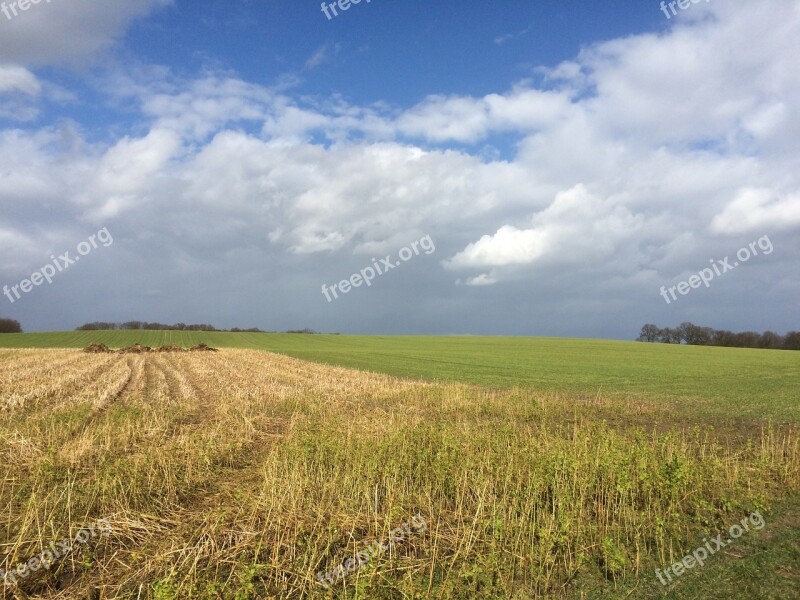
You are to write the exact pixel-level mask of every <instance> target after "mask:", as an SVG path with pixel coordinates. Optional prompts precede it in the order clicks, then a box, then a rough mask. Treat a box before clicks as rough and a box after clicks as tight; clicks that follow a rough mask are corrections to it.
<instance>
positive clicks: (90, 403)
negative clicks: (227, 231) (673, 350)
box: [0, 349, 800, 599]
mask: <svg viewBox="0 0 800 600" xmlns="http://www.w3.org/2000/svg"><path fill="white" fill-rule="evenodd" d="M0 365H2V370H1V371H0V407H2V413H0V456H2V460H3V462H4V465H5V467H4V477H3V480H2V484H1V485H0V568H3V569H5V570H6V571H8V573H6V580H7V582H10V585H6V586H5V587H4V588H3V591H2V597H6V598H12V597H20V598H24V597H29V598H64V599H66V598H157V599H167V598H236V599H244V598H302V597H348V598H356V597H358V598H517V599H525V598H537V597H575V598H578V597H597V596H598V595H601V594H603V595H605V597H634V598H635V597H664V594H665V593H666V594H669V597H676V598H678V597H681V598H682V597H698V596H697V595H696V594H697V592H698V590H703V589H704V588H703V586H705V592H704V595H705V597H718V596H715V595H714V593H715V592H717V593H722V594H725V593H727V595H722V596H719V597H735V596H732V595H731V593H732V592H734V591H735V592H737V593H738V592H742V590H745V592H744V593H746V590H747V586H748V585H752V586H753V588H752V589H754V590H758V589H763V586H764V585H766V586H768V588H769V589H770V590H771V591H772V592H774V593H775V594H776V596H775V597H792V595H791V594H792V593H794V591H796V590H797V589H798V587H797V584H798V582H799V581H800V575H799V574H798V568H800V561H797V560H796V559H797V558H798V557H797V556H796V554H792V551H793V550H792V548H794V547H795V544H796V534H797V531H798V530H800V524H798V519H797V516H798V512H797V510H796V508H797V495H798V494H797V493H798V491H800V438H798V432H799V431H798V427H797V425H796V423H793V422H781V423H777V424H771V423H769V422H767V421H759V420H750V421H747V422H742V421H738V422H731V423H727V424H724V423H719V422H716V423H715V422H714V421H712V420H708V421H702V420H698V419H697V418H694V417H693V416H692V412H691V408H690V407H689V408H687V407H684V408H681V407H676V406H675V405H674V404H669V405H665V404H660V403H658V402H655V401H651V400H641V399H636V398H633V397H628V398H619V397H605V396H603V395H597V396H594V397H591V396H588V397H587V396H575V395H570V394H561V393H555V392H548V393H544V392H536V391H534V390H530V389H514V388H511V389H498V388H489V387H477V386H470V385H464V384H458V383H447V384H438V383H428V382H423V381H413V380H410V379H401V378H395V377H391V376H388V375H380V374H372V373H365V372H361V371H356V370H352V369H346V368H340V367H333V366H328V365H321V364H316V363H311V362H306V361H302V360H299V359H295V358H289V357H285V356H282V355H277V354H271V353H268V352H263V351H258V350H241V349H239V350H236V349H223V350H221V351H220V352H217V353H208V354H206V353H175V354H155V353H150V354H141V355H121V354H98V355H91V354H84V353H82V352H80V351H77V350H42V349H39V350H32V349H17V350H10V349H7V350H0ZM756 510H757V511H760V514H762V515H764V519H765V522H766V526H765V527H764V529H763V530H762V531H759V532H755V531H754V532H752V533H748V534H746V535H745V536H744V538H743V539H742V540H741V541H740V542H737V545H736V546H735V548H733V552H734V553H736V554H735V556H729V555H724V556H723V554H722V553H720V554H719V555H717V556H716V557H714V559H713V560H710V561H709V562H710V563H712V564H709V565H706V566H705V567H703V570H701V569H697V570H695V571H694V572H690V573H687V574H686V575H684V576H683V577H682V578H681V579H680V580H678V581H675V582H673V583H672V584H671V585H670V586H669V588H664V587H663V586H662V585H661V584H660V583H659V582H658V580H657V579H656V576H655V574H654V569H656V568H663V567H664V566H669V565H670V564H672V563H675V562H676V561H678V560H680V559H681V558H682V557H683V556H684V555H685V554H687V553H689V552H691V550H692V549H694V548H695V547H697V546H699V545H700V544H701V540H702V539H703V538H704V537H708V536H712V535H716V534H717V533H719V532H721V531H724V530H726V529H727V527H728V526H730V525H731V524H734V523H738V522H740V520H741V519H742V517H744V516H746V515H748V514H751V513H752V512H753V511H756ZM415 515H419V517H420V518H423V519H424V521H425V523H426V528H425V530H424V531H423V530H419V531H407V533H406V534H405V535H404V536H402V537H395V538H394V539H395V543H391V544H385V545H384V548H385V550H384V551H382V552H378V553H373V554H372V555H370V556H369V558H368V559H367V560H364V561H362V562H364V564H363V565H362V566H360V567H359V568H353V567H354V565H355V563H353V562H352V561H351V562H349V563H348V562H347V561H348V559H351V558H352V557H353V556H356V555H357V553H358V552H359V551H362V550H364V549H365V548H366V547H367V546H368V545H370V544H372V543H374V542H375V541H377V540H387V539H391V538H390V534H391V532H392V530H395V529H396V528H398V527H399V526H401V525H402V524H403V523H404V522H408V521H409V520H410V519H411V517H412V516H415ZM99 520H103V522H105V523H107V524H108V526H109V527H108V531H107V532H105V533H104V534H103V535H98V536H93V537H92V538H91V539H89V540H88V541H87V542H85V543H81V544H76V545H74V547H73V548H72V550H71V551H70V552H67V553H65V554H64V555H63V556H58V557H55V556H52V561H49V559H48V561H49V562H51V563H52V564H49V566H48V567H47V568H45V567H43V566H42V565H39V568H38V569H33V568H28V569H26V568H18V567H17V565H20V564H22V563H28V564H30V563H29V562H28V561H30V559H32V558H34V557H39V556H41V555H42V553H43V552H45V551H46V550H47V549H48V548H50V547H51V543H55V542H58V541H59V540H62V539H74V538H75V534H76V532H78V531H79V530H80V529H81V528H82V527H86V526H88V525H89V524H91V523H95V522H98V521H99ZM754 544H761V545H762V546H763V545H764V544H766V546H763V547H762V546H759V547H755V546H754ZM764 548H766V550H764V552H767V553H768V566H769V565H771V566H772V567H775V569H776V571H775V572H774V573H770V574H769V581H768V582H765V581H763V580H762V581H761V582H758V581H749V580H746V579H745V580H736V578H737V577H739V578H742V577H746V570H747V569H748V568H756V566H757V565H759V564H760V563H757V562H753V561H758V560H761V559H759V558H757V556H756V555H758V552H759V551H760V550H763V549H764ZM794 552H796V550H795V551H794ZM769 553H772V554H769ZM762 554H763V552H762ZM751 555H753V556H756V557H755V558H753V557H752V556H751ZM363 556H364V555H363V554H362V557H363ZM737 557H738V558H737ZM762 558H763V556H762ZM737 560H738V562H737ZM787 561H788V562H787ZM792 561H794V562H792ZM34 564H35V563H34ZM343 564H349V566H350V568H351V571H352V572H351V573H349V574H347V576H345V577H341V578H338V580H337V581H336V583H335V584H334V585H332V586H331V587H330V588H326V587H324V586H323V585H322V584H321V583H320V581H319V578H318V577H317V573H324V572H326V571H330V570H335V569H336V568H337V567H339V566H340V565H343ZM731 564H739V565H743V566H744V568H745V574H744V575H743V574H742V573H741V572H739V571H736V570H735V569H736V568H735V567H731ZM758 568H761V567H760V566H759V567H758ZM720 569H722V571H720ZM731 569H733V570H731ZM720 586H722V587H720ZM778 594H783V596H779V595H778ZM751 597H758V596H751ZM764 597H766V596H764Z"/></svg>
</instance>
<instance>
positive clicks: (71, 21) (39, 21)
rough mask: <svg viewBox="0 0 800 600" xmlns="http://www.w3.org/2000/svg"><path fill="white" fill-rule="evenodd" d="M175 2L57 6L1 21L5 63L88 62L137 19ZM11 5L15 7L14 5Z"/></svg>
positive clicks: (122, 0) (0, 57)
mask: <svg viewBox="0 0 800 600" xmlns="http://www.w3.org/2000/svg"><path fill="white" fill-rule="evenodd" d="M172 1H173V0H103V1H102V2H97V0H69V1H61V0H54V1H53V2H46V3H45V2H40V3H38V4H29V8H28V9H27V10H25V11H22V10H20V9H17V10H18V14H17V15H16V16H12V18H11V19H10V20H9V19H7V18H6V17H5V16H2V15H0V31H2V35H0V63H13V64H18V65H26V66H38V65H50V64H64V63H69V62H74V61H77V60H81V59H85V58H86V57H87V56H90V55H92V54H93V53H95V52H97V51H98V50H101V49H103V48H107V47H108V46H110V45H111V44H113V43H115V42H116V41H117V40H118V39H119V37H120V35H121V34H122V33H124V31H125V28H126V26H127V25H128V24H129V23H130V22H131V21H132V20H134V19H137V18H140V17H142V16H145V15H147V14H150V13H151V12H152V11H153V10H154V9H157V8H159V7H163V6H167V5H169V4H172ZM9 4H10V3H9Z"/></svg>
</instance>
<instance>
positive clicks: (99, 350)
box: [83, 344, 113, 354]
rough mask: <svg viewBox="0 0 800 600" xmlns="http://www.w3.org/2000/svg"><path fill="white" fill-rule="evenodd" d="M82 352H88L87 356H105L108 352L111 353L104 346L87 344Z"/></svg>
mask: <svg viewBox="0 0 800 600" xmlns="http://www.w3.org/2000/svg"><path fill="white" fill-rule="evenodd" d="M83 351H84V352H88V353H89V354H106V353H108V352H113V350H111V349H110V348H109V347H108V346H106V345H105V344H89V345H88V346H86V348H84V349H83Z"/></svg>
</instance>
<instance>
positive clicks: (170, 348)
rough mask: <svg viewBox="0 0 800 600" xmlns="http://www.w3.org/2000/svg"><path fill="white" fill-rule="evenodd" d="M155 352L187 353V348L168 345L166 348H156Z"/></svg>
mask: <svg viewBox="0 0 800 600" xmlns="http://www.w3.org/2000/svg"><path fill="white" fill-rule="evenodd" d="M155 352H186V348H181V347H180V346H178V345H176V344H167V345H166V346H161V348H156V350H155Z"/></svg>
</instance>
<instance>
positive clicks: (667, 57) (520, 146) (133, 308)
mask: <svg viewBox="0 0 800 600" xmlns="http://www.w3.org/2000/svg"><path fill="white" fill-rule="evenodd" d="M684 1H685V2H686V4H685V6H686V8H685V9H681V8H680V7H676V14H675V15H674V16H671V17H670V18H669V19H667V17H666V16H665V14H664V13H663V12H662V11H661V7H660V3H659V2H655V1H650V0H648V1H645V2H643V1H641V0H635V1H634V0H625V1H623V2H613V3H611V2H607V3H598V2H580V3H578V2H571V3H570V2H555V1H552V2H550V1H536V2H523V1H521V0H509V1H505V2H502V3H496V4H493V3H488V2H478V1H464V2H455V1H450V0H448V1H442V2H435V3H433V2H422V1H403V2H400V1H394V2H390V1H389V0H372V2H370V3H367V2H366V0H363V1H362V2H361V3H360V4H358V5H352V6H351V7H350V8H349V9H348V10H347V11H346V12H340V14H339V15H338V16H336V17H334V18H332V19H328V18H326V16H325V14H324V13H323V11H322V10H321V7H320V3H319V2H297V1H296V0H295V1H291V2H290V1H267V0H236V1H230V2H212V1H210V0H200V1H193V2H189V1H183V0H174V1H171V0H125V1H123V0H106V1H104V2H98V1H96V0H52V2H50V3H44V2H43V3H40V4H37V5H32V6H30V8H29V9H28V10H26V11H20V10H17V15H16V16H13V15H12V18H11V19H9V18H7V17H6V16H4V14H3V13H2V12H0V158H2V159H3V160H2V164H0V286H6V287H5V288H4V291H5V289H9V290H10V291H9V293H7V294H5V293H4V295H2V296H0V316H7V317H11V318H16V319H18V320H20V321H21V322H22V324H23V327H25V329H26V330H48V329H69V328H72V327H75V326H77V325H79V324H81V323H83V322H85V321H89V320H110V321H121V320H129V319H142V320H158V321H162V322H177V321H183V322H211V323H213V324H215V325H217V326H219V327H231V326H245V327H250V326H257V327H261V328H263V329H268V330H283V329H287V328H296V327H312V328H315V329H318V330H323V331H339V332H343V333H442V334H446V333H452V334H508V335H554V336H575V337H611V338H622V339H630V338H632V337H635V336H636V334H637V333H638V330H639V328H640V327H641V325H642V324H643V323H645V322H656V323H658V324H661V325H676V324H678V323H680V322H682V321H687V320H690V321H693V322H697V323H700V324H703V325H708V326H713V327H717V328H730V329H738V330H749V329H755V330H765V329H773V330H776V331H779V332H785V331H786V330H789V329H797V328H798V327H800V326H799V325H798V323H797V322H796V317H795V315H796V313H797V308H798V307H797V298H798V292H800V267H798V261H797V258H798V253H800V237H799V236H798V235H797V233H798V231H799V230H800V175H798V173H800V168H798V167H799V166H800V165H799V164H798V162H800V153H798V141H797V139H796V135H793V134H792V133H791V132H796V131H798V130H800V116H799V115H798V106H800V102H798V100H800V98H798V96H799V95H800V74H798V70H797V69H796V65H795V64H794V62H793V60H794V59H793V57H796V56H797V54H798V50H800V48H798V46H800V36H799V35H798V33H800V2H798V1H797V0H780V1H779V0H764V2H760V3H759V4H758V5H754V4H753V3H746V2H744V1H743V0H727V1H725V2H723V1H722V0H711V1H708V2H705V1H702V0H701V1H699V2H695V3H692V2H690V1H689V0H684ZM8 4H9V3H8V0H6V5H7V6H8ZM667 10H669V9H667ZM13 12H14V11H13V10H12V11H11V13H13ZM11 13H9V14H11ZM103 228H105V230H106V231H108V232H110V234H111V235H112V236H113V240H114V241H113V243H112V244H110V245H108V246H107V247H106V246H103V245H99V247H97V248H93V249H92V251H91V252H89V253H87V254H86V255H84V256H81V258H83V262H80V263H79V264H78V263H75V264H73V265H70V266H69V268H68V269H65V270H64V271H63V272H62V271H59V272H58V274H57V276H55V277H53V278H52V282H51V283H47V282H44V283H42V282H41V281H39V284H38V285H37V284H35V283H34V284H26V285H25V286H24V287H25V289H28V288H29V289H28V291H21V288H20V287H19V286H20V284H21V283H22V282H24V281H25V280H26V279H30V278H31V275H32V274H33V273H35V272H37V271H39V272H41V270H42V269H43V268H44V266H45V265H47V264H50V263H51V262H52V260H53V259H51V258H50V257H51V255H54V254H58V255H61V254H63V252H65V251H70V250H71V251H72V254H73V255H74V254H75V252H76V248H77V246H78V244H80V243H81V242H82V241H84V240H87V239H88V238H89V236H90V235H92V234H96V233H97V232H98V231H100V230H101V229H103ZM426 236H430V237H429V238H427V237H426ZM765 236H766V238H767V239H768V240H769V243H770V244H769V245H770V246H771V247H773V250H772V251H769V252H768V253H767V252H765V251H764V250H763V249H761V248H762V246H763V248H766V247H767V244H766V241H764V242H762V246H758V245H756V246H755V247H756V248H759V253H758V255H755V256H753V257H751V258H749V259H748V260H746V261H742V264H741V265H740V266H739V267H737V268H736V269H733V270H731V271H730V272H727V273H724V274H720V275H718V276H716V277H715V279H714V281H712V282H710V284H709V285H708V286H705V285H703V286H701V287H697V288H694V287H693V288H692V289H691V290H690V291H689V292H687V293H685V294H683V293H681V294H680V295H678V296H677V298H676V299H673V300H671V301H670V302H669V303H668V302H666V301H665V300H664V297H663V293H662V286H663V287H664V288H665V289H667V290H668V289H669V288H670V287H671V286H677V285H679V284H680V283H681V282H682V281H689V279H690V278H691V277H692V275H695V274H697V273H698V272H700V271H701V270H702V269H704V268H707V266H708V265H709V264H711V263H710V261H715V260H718V259H723V258H724V257H725V256H734V255H735V254H736V252H737V251H738V250H739V249H740V248H742V247H747V246H748V244H751V243H754V242H757V241H758V240H764V239H765ZM423 239H429V240H431V243H432V244H435V250H433V251H431V252H429V253H426V252H418V253H417V254H414V255H413V257H411V258H410V259H409V260H407V261H398V260H396V258H397V257H398V253H399V252H400V251H401V249H403V248H405V247H409V248H410V247H411V244H412V243H413V242H417V243H419V241H420V240H423ZM384 256H389V257H392V262H401V263H402V264H401V265H400V266H397V267H395V268H394V269H392V270H391V271H388V272H386V273H385V274H382V275H378V276H376V278H375V280H374V281H372V282H370V285H369V286H366V285H363V282H360V280H359V279H358V278H355V279H351V278H352V276H353V275H355V274H358V273H361V272H362V270H363V269H365V268H367V267H370V265H374V264H375V261H376V260H377V259H379V258H381V257H384ZM37 280H39V278H37ZM344 280H350V281H351V282H352V281H355V282H357V283H359V285H358V286H356V285H355V283H351V286H352V289H349V290H347V291H346V292H342V293H340V294H339V295H338V297H337V298H335V299H333V300H332V301H330V302H329V301H327V299H326V295H325V293H324V289H326V288H323V287H322V286H323V285H325V286H327V289H330V287H331V286H333V285H337V286H339V287H340V288H341V287H342V286H341V282H342V281H344ZM13 286H17V290H16V291H13V290H11V288H13ZM351 286H348V285H347V284H345V285H344V288H348V287H351ZM340 291H341V290H340ZM15 294H16V295H15Z"/></svg>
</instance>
